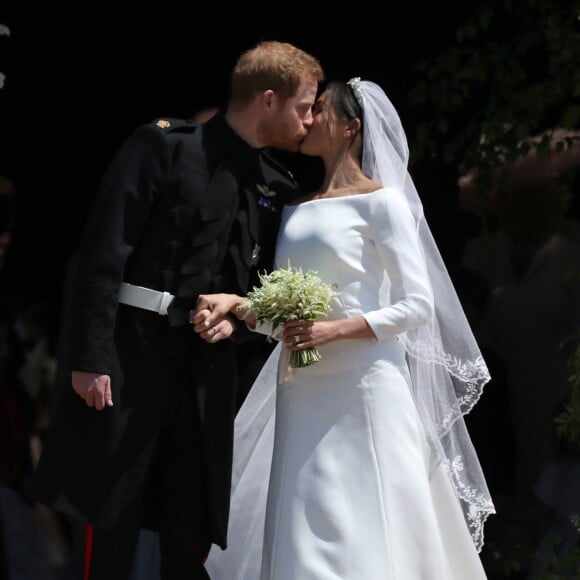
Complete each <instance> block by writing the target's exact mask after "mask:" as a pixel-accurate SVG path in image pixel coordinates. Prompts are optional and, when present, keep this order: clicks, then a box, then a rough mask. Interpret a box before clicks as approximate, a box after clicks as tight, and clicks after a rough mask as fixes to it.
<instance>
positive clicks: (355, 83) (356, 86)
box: [346, 77, 363, 107]
mask: <svg viewBox="0 0 580 580" xmlns="http://www.w3.org/2000/svg"><path fill="white" fill-rule="evenodd" d="M346 84H347V85H348V86H349V87H350V88H351V89H352V92H353V93H354V96H355V98H356V101H357V103H358V104H359V105H360V106H361V107H362V101H363V98H362V91H361V90H360V77H353V78H352V79H349V80H348V81H346Z"/></svg>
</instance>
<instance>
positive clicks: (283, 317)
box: [244, 264, 336, 368]
mask: <svg viewBox="0 0 580 580" xmlns="http://www.w3.org/2000/svg"><path fill="white" fill-rule="evenodd" d="M259 279H260V287H259V288H257V287H255V286H254V289H253V290H252V291H251V292H248V295H247V302H246V304H245V305H244V309H247V310H249V311H251V312H252V313H253V314H254V316H255V317H256V320H257V321H258V322H271V323H272V325H273V328H276V326H278V325H280V324H284V322H286V321H287V320H316V319H317V318H321V317H325V316H327V315H328V313H329V312H330V310H331V299H332V297H333V296H334V295H335V293H336V292H335V289H334V287H333V286H332V285H330V284H326V283H325V282H323V281H322V280H321V279H320V278H319V277H318V275H317V272H314V271H313V270H309V271H307V272H306V273H303V272H302V269H300V268H292V267H291V266H290V264H288V268H287V269H284V268H279V269H277V270H274V271H273V272H270V273H269V274H260V275H259ZM320 357H321V355H320V352H319V351H318V349H317V348H316V347H306V348H304V349H302V350H297V351H292V352H291V353H290V360H289V365H290V367H292V368H299V367H307V366H309V365H311V364H314V363H315V362H318V361H319V360H320Z"/></svg>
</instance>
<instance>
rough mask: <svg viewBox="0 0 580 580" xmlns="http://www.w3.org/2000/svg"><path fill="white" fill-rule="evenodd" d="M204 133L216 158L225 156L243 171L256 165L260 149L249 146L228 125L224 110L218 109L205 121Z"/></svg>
mask: <svg viewBox="0 0 580 580" xmlns="http://www.w3.org/2000/svg"><path fill="white" fill-rule="evenodd" d="M204 133H205V134H207V135H208V137H210V139H208V147H209V148H210V152H211V153H214V155H216V156H218V158H219V157H226V159H227V160H228V162H229V163H231V164H232V165H233V166H234V167H236V168H238V169H239V170H242V171H243V172H245V171H247V170H248V169H249V168H250V167H256V166H257V163H258V159H259V157H260V154H261V149H254V148H253V147H251V146H250V145H249V144H248V143H247V142H246V141H244V140H243V139H242V138H241V137H240V136H239V135H238V134H237V133H236V132H235V131H234V130H233V129H232V128H231V127H230V125H229V124H228V123H227V121H226V118H225V110H223V109H222V110H220V111H219V112H218V113H216V114H215V115H214V116H213V117H212V118H211V119H210V120H209V121H207V122H206V123H205V125H204ZM212 157H213V155H212Z"/></svg>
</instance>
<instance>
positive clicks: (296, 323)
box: [283, 316, 377, 350]
mask: <svg viewBox="0 0 580 580" xmlns="http://www.w3.org/2000/svg"><path fill="white" fill-rule="evenodd" d="M347 338H364V339H370V340H377V337H376V335H375V333H374V332H373V330H372V329H371V327H370V326H369V324H368V323H367V321H366V319H365V318H364V317H363V316H353V317H351V318H343V319H341V320H320V321H315V322H309V321H308V320H289V321H288V322H286V323H285V324H284V335H283V340H284V342H285V343H286V344H287V345H288V349H289V350H302V349H303V348H309V347H311V346H320V345H322V344H328V343H329V342H334V341H335V340H344V339H347Z"/></svg>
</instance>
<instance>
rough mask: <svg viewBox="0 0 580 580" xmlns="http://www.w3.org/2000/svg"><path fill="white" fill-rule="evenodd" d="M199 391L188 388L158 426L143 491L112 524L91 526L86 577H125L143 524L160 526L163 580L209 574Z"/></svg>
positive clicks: (189, 579)
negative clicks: (153, 522) (147, 519)
mask: <svg viewBox="0 0 580 580" xmlns="http://www.w3.org/2000/svg"><path fill="white" fill-rule="evenodd" d="M205 475H206V471H205V469H204V458H203V451H202V446H201V425H200V421H199V413H198V405H197V401H196V399H195V391H193V390H190V389H187V390H184V392H183V394H182V396H181V397H179V400H178V401H176V406H175V409H174V411H173V413H172V414H171V416H170V417H169V421H168V422H167V424H166V426H165V428H164V429H163V430H162V431H161V432H160V434H159V437H158V440H157V444H156V448H155V452H154V454H153V457H152V460H151V464H150V468H149V472H148V477H147V481H146V485H145V486H144V488H143V493H142V494H141V495H139V496H136V497H134V498H132V501H131V503H130V504H129V505H128V506H127V509H126V510H125V512H124V514H123V515H122V516H121V517H120V518H119V521H118V523H117V524H116V526H115V527H114V528H112V529H107V530H103V529H98V528H94V530H93V547H92V556H91V559H90V562H89V563H88V564H87V565H88V569H89V575H88V580H127V578H128V577H129V574H130V572H131V568H132V566H133V559H134V556H135V550H136V546H137V540H138V536H139V530H140V528H141V527H149V526H148V525H147V524H148V522H145V524H146V525H145V526H144V520H143V514H144V512H146V513H148V514H150V513H153V514H154V519H155V520H156V524H157V525H158V527H159V542H160V552H161V570H160V573H161V578H162V580H200V579H203V580H207V579H209V575H208V574H207V572H206V571H205V568H204V566H203V561H204V560H205V557H206V556H207V554H208V552H209V549H210V547H211V542H210V540H209V531H208V517H207V513H206V509H207V505H208V500H207V493H208V489H207V485H206V477H205Z"/></svg>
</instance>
